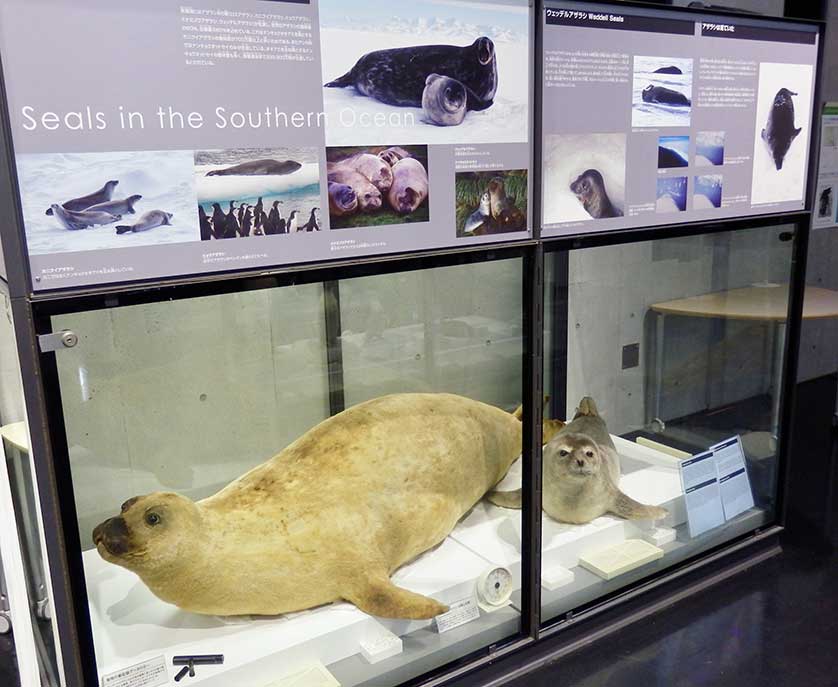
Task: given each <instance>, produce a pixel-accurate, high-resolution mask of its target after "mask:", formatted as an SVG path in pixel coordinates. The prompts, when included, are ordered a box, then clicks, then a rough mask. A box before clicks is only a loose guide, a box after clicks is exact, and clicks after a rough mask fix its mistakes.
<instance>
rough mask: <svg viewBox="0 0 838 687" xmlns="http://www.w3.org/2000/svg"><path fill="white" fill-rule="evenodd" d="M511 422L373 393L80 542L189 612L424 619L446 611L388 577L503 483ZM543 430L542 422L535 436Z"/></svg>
mask: <svg viewBox="0 0 838 687" xmlns="http://www.w3.org/2000/svg"><path fill="white" fill-rule="evenodd" d="M520 416H521V413H520V409H519V411H516V412H515V413H509V412H506V411H504V410H501V409H500V408H496V407H494V406H491V405H487V404H485V403H481V402H480V401H475V400H472V399H470V398H466V397H463V396H456V395H453V394H445V393H403V394H392V395H389V396H382V397H379V398H375V399H373V400H370V401H366V402H364V403H360V404H358V405H356V406H353V407H351V408H349V409H347V410H345V411H343V412H341V413H338V414H337V415H334V416H332V417H330V418H328V419H327V420H324V421H323V422H321V423H319V424H318V425H316V426H315V427H313V428H312V429H310V430H309V431H307V432H306V433H305V434H303V435H302V436H301V437H300V438H298V439H297V440H296V441H294V442H293V443H291V444H290V445H289V446H288V447H287V448H285V449H284V450H282V451H281V452H280V453H278V454H277V455H276V456H274V457H273V458H271V459H270V460H268V461H267V462H265V463H263V464H261V465H258V466H257V467H254V468H253V469H252V470H250V471H249V472H247V473H245V474H244V475H242V476H241V477H239V478H238V479H236V480H234V481H233V482H231V483H230V484H229V485H227V486H226V487H224V488H223V489H221V490H220V491H219V492H217V493H216V494H214V495H212V496H210V497H208V498H205V499H203V500H201V501H197V502H193V501H192V500H190V499H188V498H186V497H185V496H181V495H180V494H175V493H169V492H157V493H152V494H147V495H145V496H134V497H132V498H129V499H128V500H127V501H125V503H123V504H122V508H121V510H120V512H119V513H118V514H117V515H115V516H114V517H112V518H108V519H107V520H105V521H104V522H102V523H101V524H100V525H98V526H97V527H96V528H95V529H94V530H93V542H94V544H95V545H96V548H97V550H98V552H99V555H100V556H102V558H104V559H105V560H106V561H109V562H110V563H114V564H116V565H120V566H122V567H124V568H126V569H128V570H130V571H132V572H134V573H136V574H137V575H138V576H139V577H140V579H141V580H142V581H143V582H144V583H145V584H146V585H147V586H148V588H149V589H150V590H151V591H152V592H153V593H154V594H155V595H156V596H157V597H158V598H160V599H161V600H163V601H165V602H167V603H170V604H174V605H175V606H178V607H179V608H182V609H183V610H185V611H190V612H193V613H203V614H209V615H223V616H226V615H249V614H253V615H276V614H280V613H290V612H294V611H300V610H304V609H308V608H313V607H315V606H320V605H323V604H328V603H331V602H334V601H340V600H346V601H349V602H350V603H353V604H355V606H357V607H358V608H359V609H360V610H362V611H364V612H366V613H369V614H370V615H374V616H380V617H384V618H404V619H424V618H432V617H434V616H436V615H439V614H440V613H443V612H445V611H446V610H448V609H447V607H446V606H445V605H444V604H442V603H440V602H439V601H437V600H435V599H432V598H429V597H426V596H422V595H420V594H417V593H414V592H411V591H408V590H407V589H404V588H401V587H398V586H396V585H394V584H393V583H392V582H391V581H390V576H391V575H392V574H393V573H394V572H395V571H396V570H397V569H398V568H400V567H401V566H402V565H404V564H405V563H408V562H410V561H412V560H413V559H415V558H416V557H417V556H419V555H420V554H422V553H424V552H425V551H428V550H429V549H431V548H433V547H434V546H436V545H437V544H439V543H440V542H442V541H443V540H444V539H445V538H446V537H447V536H448V534H449V533H450V532H451V530H452V529H453V528H454V526H455V525H456V524H457V522H458V521H459V520H460V518H462V517H463V516H464V515H465V514H466V513H467V512H468V511H469V510H470V509H471V508H472V507H473V506H474V505H475V504H476V503H477V502H478V501H479V500H480V499H481V498H483V496H484V495H485V494H486V492H487V491H489V490H490V489H492V488H493V487H494V486H495V485H497V484H498V483H499V482H500V481H501V480H502V479H503V478H504V476H505V475H506V473H507V471H508V470H509V467H510V466H511V465H512V463H514V462H515V460H516V459H517V458H518V456H519V455H520V453H521V448H522V423H521V419H520ZM558 425H559V426H560V425H561V423H558ZM556 426H557V423H555V422H550V421H546V422H545V426H544V437H545V438H549V437H550V436H552V434H553V433H554V432H555V428H556Z"/></svg>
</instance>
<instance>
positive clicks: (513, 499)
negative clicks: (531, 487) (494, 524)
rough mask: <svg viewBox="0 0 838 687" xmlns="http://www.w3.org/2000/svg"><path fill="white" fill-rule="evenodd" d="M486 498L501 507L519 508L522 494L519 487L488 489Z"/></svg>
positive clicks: (521, 502)
mask: <svg viewBox="0 0 838 687" xmlns="http://www.w3.org/2000/svg"><path fill="white" fill-rule="evenodd" d="M486 498H487V499H489V501H490V502H491V503H494V504H495V505H496V506H500V507H501V508H515V509H517V510H520V509H521V507H522V504H523V494H522V492H521V490H520V489H516V490H515V491H490V492H489V493H488V494H487V495H486Z"/></svg>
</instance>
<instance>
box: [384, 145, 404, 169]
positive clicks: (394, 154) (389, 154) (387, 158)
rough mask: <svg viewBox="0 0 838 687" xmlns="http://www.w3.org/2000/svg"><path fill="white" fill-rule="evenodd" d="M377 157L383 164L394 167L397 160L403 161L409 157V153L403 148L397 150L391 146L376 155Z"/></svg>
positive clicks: (396, 147) (397, 147)
mask: <svg viewBox="0 0 838 687" xmlns="http://www.w3.org/2000/svg"><path fill="white" fill-rule="evenodd" d="M378 157H380V158H381V159H382V160H384V162H386V163H387V164H388V165H390V166H391V167H394V166H395V164H396V163H397V162H398V161H399V160H404V158H406V157H410V153H408V152H407V151H406V150H405V149H404V148H399V146H391V147H390V148H387V149H386V150H382V151H381V152H380V153H379V154H378Z"/></svg>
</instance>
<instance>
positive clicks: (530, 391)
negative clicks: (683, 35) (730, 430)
mask: <svg viewBox="0 0 838 687" xmlns="http://www.w3.org/2000/svg"><path fill="white" fill-rule="evenodd" d="M534 4H535V8H536V11H535V12H534V25H535V26H534V36H535V41H534V46H535V48H534V49H535V54H536V56H537V59H536V60H535V61H534V70H535V71H534V75H533V78H534V81H535V84H536V85H537V84H539V83H540V75H541V54H542V47H543V43H542V38H543V37H542V23H541V18H542V14H543V10H544V8H545V6H546V5H548V4H549V3H545V2H543V1H539V2H537V3H534ZM605 4H613V5H615V6H620V7H627V6H636V7H652V6H650V5H648V4H644V3H637V2H619V3H618V2H616V1H614V0H611V2H608V1H607V0H606V2H605ZM654 7H655V8H658V9H666V8H660V6H654ZM673 11H677V12H681V13H683V12H695V13H701V12H703V13H705V14H706V13H707V11H706V10H691V9H689V8H673ZM712 13H713V14H718V15H726V16H731V17H736V16H742V17H748V18H750V19H753V18H754V15H745V14H739V13H735V12H730V13H726V12H722V11H717V10H712ZM771 21H772V22H776V21H785V20H783V19H782V18H774V17H772V18H771ZM791 23H795V24H800V23H806V22H805V21H803V20H794V21H793V22H791ZM808 23H810V24H812V25H813V26H817V27H818V30H819V55H818V63H817V83H816V87H815V95H814V98H815V101H814V102H815V104H816V107H813V108H812V110H813V111H812V124H813V126H812V131H813V136H812V140H811V144H810V145H811V149H812V150H815V149H816V147H817V144H818V138H817V127H816V126H814V124H815V123H816V121H817V117H818V111H817V110H818V108H817V105H818V104H819V103H820V82H821V78H822V57H823V36H824V31H823V25H822V24H821V23H818V22H808ZM0 112H2V113H3V114H2V117H0V204H2V205H3V207H5V208H7V213H6V215H7V218H8V219H7V220H6V221H5V222H4V223H3V224H2V225H0V235H1V236H2V241H3V248H4V254H5V260H6V271H5V272H4V276H5V279H4V281H6V282H7V284H8V287H9V291H10V295H11V306H12V313H13V317H14V321H15V336H16V345H17V349H18V353H19V356H20V364H21V372H22V377H23V380H24V390H25V403H26V409H27V415H28V418H29V425H30V435H31V441H32V452H33V459H34V461H35V465H36V472H37V480H38V486H39V493H40V498H41V504H40V507H41V511H42V515H43V520H44V522H46V523H49V525H50V526H49V527H47V528H46V532H45V533H44V534H45V540H46V546H47V554H48V557H49V561H50V568H51V570H52V580H51V583H52V601H53V607H54V613H55V615H56V621H57V624H58V627H59V629H60V632H59V641H60V645H61V646H60V649H61V654H62V656H63V665H62V666H61V668H62V670H63V678H64V684H66V685H69V686H71V687H76V686H81V685H93V684H99V680H100V677H101V676H99V675H98V673H97V668H96V662H95V654H94V647H93V639H92V633H91V626H90V617H89V614H88V609H87V596H86V589H85V578H84V571H83V568H82V564H81V548H80V543H79V537H78V532H77V530H76V527H75V502H74V494H73V491H72V477H71V473H70V466H69V455H68V450H67V442H66V431H65V427H64V420H63V410H62V406H61V397H60V389H59V385H58V374H57V364H56V352H55V351H46V352H45V351H42V350H41V349H40V347H39V336H42V335H47V334H50V333H52V329H51V324H50V322H51V317H52V316H54V315H58V314H68V313H74V312H83V311H88V310H97V309H109V308H118V307H123V306H127V305H135V304H140V303H152V302H165V301H169V300H175V299H188V298H193V297H199V296H210V295H216V294H223V293H238V292H242V291H249V290H256V289H268V288H280V287H284V286H289V285H295V284H311V283H318V282H322V283H324V284H334V283H337V282H339V281H340V280H342V279H348V278H355V277H361V276H370V275H381V274H392V273H398V272H405V271H413V270H422V269H431V268H434V267H443V266H454V265H465V264H471V263H477V262H486V261H493V260H499V259H507V258H512V259H519V260H521V261H522V263H523V269H522V273H523V289H522V293H521V304H522V323H523V333H524V350H523V358H522V381H523V388H522V397H523V399H524V437H523V438H524V446H523V449H524V463H523V466H524V477H523V479H524V485H525V489H524V518H523V537H522V554H523V557H522V564H523V570H522V604H521V609H522V615H521V627H520V631H519V633H518V634H516V635H513V636H512V637H510V638H508V640H506V641H504V642H502V643H500V644H496V645H492V646H489V647H486V648H485V649H484V650H481V651H478V652H475V653H472V654H469V655H467V656H464V657H462V658H460V659H458V660H456V661H454V662H453V663H449V664H446V665H444V666H442V667H440V668H438V669H435V670H433V671H431V672H430V673H426V674H424V675H422V676H419V677H417V678H415V679H413V680H411V681H409V683H407V684H422V685H428V686H431V685H433V686H436V685H441V684H443V683H449V682H451V681H452V680H455V679H458V678H466V681H468V682H475V681H481V682H482V683H484V684H485V683H486V682H494V683H500V682H501V681H503V680H504V679H506V678H508V677H510V676H512V675H514V674H516V672H517V673H520V672H524V671H526V670H528V669H531V668H532V667H533V666H536V665H538V663H539V662H540V661H547V660H551V659H552V658H555V657H556V656H558V655H560V654H562V653H566V652H567V651H570V650H572V649H573V648H575V647H577V646H581V645H583V644H585V643H588V642H590V641H592V640H593V639H596V638H597V637H600V636H602V635H604V634H607V633H608V632H610V631H612V630H614V629H616V628H617V627H619V626H621V625H624V624H627V623H629V622H632V621H634V620H636V619H638V618H641V617H644V616H645V615H648V614H649V613H651V612H653V611H654V610H656V609H658V608H660V607H663V606H665V605H667V604H669V603H673V602H674V601H677V600H678V599H679V598H682V597H683V595H684V594H685V593H687V592H688V591H689V590H695V589H703V588H706V587H707V586H708V585H710V584H713V583H714V582H716V581H718V580H720V579H724V578H725V577H726V576H728V575H730V574H733V573H734V572H736V571H738V570H740V569H742V568H744V567H747V566H749V565H753V564H754V563H755V562H758V561H759V560H762V559H764V558H765V557H767V556H770V555H774V554H775V553H776V552H777V551H778V548H777V537H778V535H779V533H780V532H781V531H782V528H783V523H784V518H785V511H786V505H787V503H786V501H787V498H786V496H787V495H786V493H785V490H786V487H787V484H788V479H787V475H788V472H789V470H790V469H791V462H792V461H791V457H790V455H789V449H790V437H789V432H788V428H789V427H790V420H791V412H792V405H793V389H794V383H795V370H796V362H797V356H798V349H799V340H800V323H801V313H802V304H803V288H804V284H805V278H804V277H805V263H806V249H807V245H808V232H809V218H810V213H811V209H812V207H813V202H814V187H815V184H814V180H815V157H816V156H814V155H811V154H810V161H809V168H808V179H807V189H808V191H807V199H806V207H805V210H804V211H801V212H795V213H780V214H767V215H760V216H755V217H747V218H742V219H733V220H724V221H719V222H710V223H708V222H691V223H687V224H677V225H660V226H656V227H653V228H640V229H626V230H622V231H615V232H608V233H599V234H597V233H591V234H584V235H569V236H562V237H555V238H549V239H543V240H542V239H541V238H540V224H541V222H540V217H541V205H540V200H541V195H542V194H541V155H540V148H539V145H537V144H534V145H533V151H532V157H531V159H532V173H531V184H532V198H533V203H532V218H533V222H532V224H533V227H532V229H533V238H532V239H527V240H522V241H514V242H509V243H506V244H491V245H483V246H478V247H473V248H472V247H468V248H465V249H464V248H446V249H439V250H428V251H423V252H420V253H413V254H395V255H384V256H375V257H369V258H359V259H353V260H347V261H341V262H326V263H316V264H303V265H294V266H284V267H281V268H277V269H271V270H265V269H258V270H251V271H242V272H236V273H220V274H213V275H204V276H193V277H181V278H176V279H170V280H153V281H145V282H139V283H128V284H118V285H114V286H112V287H95V288H89V289H75V290H72V291H55V292H43V293H38V294H36V295H33V293H32V289H31V282H30V274H29V269H28V261H27V259H26V255H25V246H24V241H23V238H22V237H23V219H22V212H21V205H20V196H19V192H18V182H17V176H16V168H15V163H14V160H15V157H14V150H13V147H12V142H11V132H10V124H9V117H8V102H7V99H6V94H5V84H2V83H0ZM533 117H534V128H533V140H534V141H535V142H538V141H539V140H540V136H541V120H542V116H541V89H540V88H539V87H537V86H536V87H535V88H534V100H533ZM785 224H791V225H793V226H794V232H793V240H794V255H793V259H792V274H791V281H790V285H791V288H790V294H791V295H790V301H789V310H788V319H787V322H788V329H787V336H786V346H785V355H784V363H783V385H782V389H781V398H782V412H781V424H780V427H781V434H780V443H779V447H778V454H779V460H780V466H781V470H780V481H779V484H780V493H779V502H778V506H779V507H778V510H777V520H776V522H775V524H773V525H771V526H769V527H767V528H763V529H761V530H758V531H755V532H752V533H750V534H748V535H745V536H743V537H740V538H739V539H736V540H733V541H730V542H727V543H725V544H722V545H720V546H718V547H716V548H715V549H712V550H710V551H706V552H704V553H701V554H699V555H697V556H695V557H694V558H692V559H689V560H687V561H686V562H685V563H683V564H680V565H678V566H677V567H675V568H672V569H667V570H666V571H662V572H661V573H659V574H658V575H656V576H654V577H652V578H649V579H645V580H644V581H642V582H641V583H638V584H635V585H633V586H630V587H629V588H627V589H625V590H623V591H621V592H617V593H615V594H613V595H611V596H609V597H605V598H603V599H599V600H597V601H596V602H595V603H593V604H591V605H590V606H589V607H586V608H584V609H577V610H578V611H579V612H577V611H574V612H573V613H569V614H567V615H566V616H564V617H562V618H559V619H556V620H554V621H552V622H550V623H547V624H542V622H541V598H540V589H541V585H540V569H541V565H540V554H541V545H540V537H541V491H540V486H541V460H540V459H541V419H542V403H541V401H542V398H543V395H544V386H545V385H544V382H543V378H542V374H543V372H542V371H543V360H544V350H543V338H544V331H543V328H544V324H545V318H544V288H545V283H544V263H545V259H557V261H558V267H559V269H562V267H563V264H562V260H564V261H566V258H567V254H568V253H567V251H569V250H576V249H580V248H588V247H594V246H607V245H619V244H623V243H628V242H636V241H649V240H655V239H663V238H672V237H676V236H689V235H698V234H706V233H714V232H722V231H738V230H743V229H749V228H755V227H777V226H781V225H785ZM556 256H558V257H556ZM564 267H565V272H566V262H565V264H564ZM565 287H566V281H565ZM326 288H327V289H330V288H333V287H331V286H326ZM559 295H561V294H559ZM556 302H557V303H560V304H561V303H562V301H561V300H558V301H556ZM335 305H336V302H335ZM332 307H334V306H332ZM563 307H564V308H565V310H564V318H562V317H559V318H554V320H555V321H556V322H557V327H559V329H557V330H556V331H555V332H554V333H555V334H557V335H558V336H559V337H560V338H559V339H558V340H566V333H567V332H566V327H567V322H566V294H565V299H564V305H563ZM337 312H339V311H337ZM560 314H561V313H560ZM325 316H326V317H327V327H326V331H327V339H328V341H329V342H331V343H330V346H329V351H328V352H327V354H328V360H329V371H330V376H331V375H332V374H333V373H334V374H335V375H337V374H338V372H339V370H340V367H341V365H342V362H341V356H340V346H339V335H340V322H339V321H338V320H337V319H336V313H335V312H332V313H331V314H329V313H328V312H327V313H326V314H325ZM562 327H564V329H562ZM562 335H563V336H564V338H561V337H562ZM551 355H553V356H554V363H558V364H560V365H561V369H565V367H566V365H567V357H566V351H565V352H564V353H563V352H562V351H561V350H560V349H559V350H557V351H551ZM557 388H561V386H559V387H557ZM341 396H342V394H341V390H340V384H339V382H337V381H335V382H334V383H333V384H331V385H330V407H331V408H332V409H333V410H337V409H339V408H341V407H342V406H343V399H342V397H341ZM565 400H566V399H562V398H561V395H559V396H558V397H556V398H555V399H554V401H553V402H554V404H555V405H556V407H561V408H564V406H565V403H564V401H565ZM504 657H506V658H507V659H508V660H506V661H501V659H502V658H504ZM466 676H468V677H466Z"/></svg>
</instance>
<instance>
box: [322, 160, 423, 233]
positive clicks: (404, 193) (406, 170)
mask: <svg viewBox="0 0 838 687" xmlns="http://www.w3.org/2000/svg"><path fill="white" fill-rule="evenodd" d="M326 160H327V163H326V170H327V175H328V179H329V226H330V228H331V229H347V228H352V227H377V226H384V225H388V224H411V223H415V222H427V221H428V219H429V205H430V200H429V198H428V171H429V170H428V146H424V145H405V146H366V147H364V146H361V147H358V146H342V147H340V146H339V147H335V148H326Z"/></svg>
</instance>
